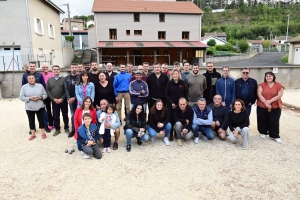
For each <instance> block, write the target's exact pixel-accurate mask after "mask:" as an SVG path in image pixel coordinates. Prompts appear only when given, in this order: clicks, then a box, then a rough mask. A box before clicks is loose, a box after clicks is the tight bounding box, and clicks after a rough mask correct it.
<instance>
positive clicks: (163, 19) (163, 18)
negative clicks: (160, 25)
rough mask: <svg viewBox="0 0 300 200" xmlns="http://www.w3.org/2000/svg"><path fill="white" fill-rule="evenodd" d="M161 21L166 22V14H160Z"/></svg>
mask: <svg viewBox="0 0 300 200" xmlns="http://www.w3.org/2000/svg"><path fill="white" fill-rule="evenodd" d="M159 22H165V14H162V13H160V14H159Z"/></svg>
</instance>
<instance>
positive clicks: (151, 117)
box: [148, 110, 170, 132]
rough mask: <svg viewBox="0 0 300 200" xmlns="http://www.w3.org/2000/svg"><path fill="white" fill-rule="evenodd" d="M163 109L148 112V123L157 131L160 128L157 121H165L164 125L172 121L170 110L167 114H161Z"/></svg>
mask: <svg viewBox="0 0 300 200" xmlns="http://www.w3.org/2000/svg"><path fill="white" fill-rule="evenodd" d="M161 112H162V111H161V110H160V111H158V110H156V112H155V114H152V113H151V111H150V112H149V114H148V125H149V126H151V128H153V129H154V130H155V131H156V132H159V128H158V127H157V123H158V122H160V123H163V124H164V126H165V125H166V124H167V123H169V122H170V117H169V112H168V111H167V110H166V112H165V116H164V117H162V116H161Z"/></svg>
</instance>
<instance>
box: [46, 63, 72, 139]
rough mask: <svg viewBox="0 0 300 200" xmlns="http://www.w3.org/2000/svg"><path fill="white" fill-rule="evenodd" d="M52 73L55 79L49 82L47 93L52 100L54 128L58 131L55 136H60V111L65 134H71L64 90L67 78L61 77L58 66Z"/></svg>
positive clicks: (55, 66)
mask: <svg viewBox="0 0 300 200" xmlns="http://www.w3.org/2000/svg"><path fill="white" fill-rule="evenodd" d="M52 71H53V74H54V77H52V78H50V79H49V80H48V84H47V89H46V91H47V95H48V97H49V98H50V99H51V100H52V109H53V116H54V127H55V129H56V130H55V132H54V134H53V136H57V135H58V134H60V111H61V112H62V116H63V120H64V129H65V133H67V134H69V133H70V131H69V117H68V103H67V100H66V93H65V88H64V81H65V78H64V77H61V76H60V67H59V66H58V65H54V66H53V67H52Z"/></svg>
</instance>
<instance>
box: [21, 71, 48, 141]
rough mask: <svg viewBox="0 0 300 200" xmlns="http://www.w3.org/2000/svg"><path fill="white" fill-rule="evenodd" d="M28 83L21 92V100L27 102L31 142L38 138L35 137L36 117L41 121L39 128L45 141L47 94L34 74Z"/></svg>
mask: <svg viewBox="0 0 300 200" xmlns="http://www.w3.org/2000/svg"><path fill="white" fill-rule="evenodd" d="M27 79H28V83H27V84H25V85H23V86H22V88H21V91H20V99H21V100H22V101H23V102H25V109H26V113H27V117H28V121H29V127H30V131H31V136H30V137H29V140H33V139H34V138H36V136H35V115H36V116H37V118H38V121H39V128H40V129H41V132H42V138H43V139H45V138H46V137H47V136H46V134H45V125H44V111H45V106H44V103H43V100H44V99H46V98H47V93H46V91H45V89H44V87H43V85H42V84H39V83H35V77H34V75H33V74H28V76H27Z"/></svg>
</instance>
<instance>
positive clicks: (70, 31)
mask: <svg viewBox="0 0 300 200" xmlns="http://www.w3.org/2000/svg"><path fill="white" fill-rule="evenodd" d="M60 6H67V9H68V23H69V35H70V36H71V35H73V34H72V27H71V17H70V7H69V3H67V4H63V5H60Z"/></svg>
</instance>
